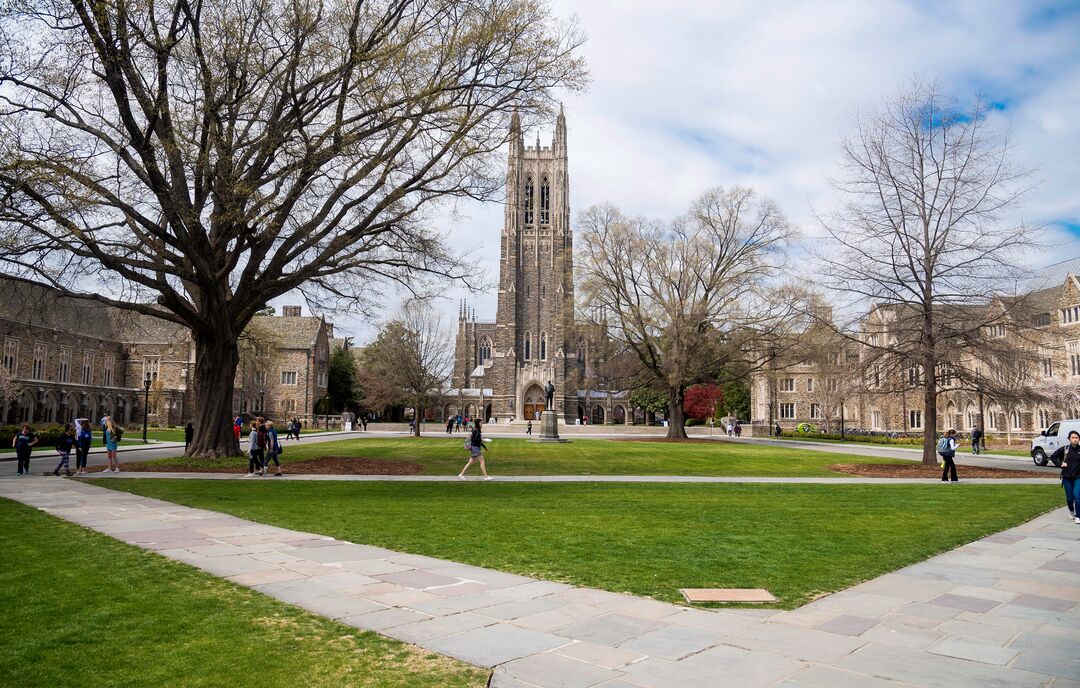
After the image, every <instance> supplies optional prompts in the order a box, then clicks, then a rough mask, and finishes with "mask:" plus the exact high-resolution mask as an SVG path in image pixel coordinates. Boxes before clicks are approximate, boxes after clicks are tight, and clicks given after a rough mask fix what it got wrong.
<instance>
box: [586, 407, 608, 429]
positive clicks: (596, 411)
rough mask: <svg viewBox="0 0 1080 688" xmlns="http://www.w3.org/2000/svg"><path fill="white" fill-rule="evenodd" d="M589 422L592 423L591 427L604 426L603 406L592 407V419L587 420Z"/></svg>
mask: <svg viewBox="0 0 1080 688" xmlns="http://www.w3.org/2000/svg"><path fill="white" fill-rule="evenodd" d="M589 422H590V423H592V424H593V425H603V424H604V407H603V406H601V405H600V404H597V405H596V406H593V409H592V419H591V420H589Z"/></svg>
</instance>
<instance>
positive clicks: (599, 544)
mask: <svg viewBox="0 0 1080 688" xmlns="http://www.w3.org/2000/svg"><path fill="white" fill-rule="evenodd" d="M94 482H97V484H99V485H102V486H105V487H110V488H114V489H121V490H126V491H128V492H134V493H137V494H142V495H148V496H153V497H158V498H161V499H166V500H169V501H172V502H177V503H180V504H186V505H189V506H194V507H201V508H205V509H212V510H215V511H223V512H226V513H230V514H235V515H237V516H241V517H244V518H248V519H251V520H254V521H257V522H259V523H266V524H273V525H276V526H283V527H286V528H292V529H296V530H302V531H308V532H316V533H322V534H325V535H331V536H334V537H336V538H340V539H344V540H349V541H352V542H357V543H364V544H371V545H378V546H382V547H388V548H391V549H395V550H401V551H406V552H413V553H418V554H426V555H431V556H436V557H442V558H446V559H451V560H455V561H463V562H467V563H470V564H475V565H477V566H485V567H489V568H495V569H500V570H503V571H511V572H514V573H520V574H525V575H530V576H536V577H539V578H544V579H548V580H555V581H565V582H568V583H574V584H578V585H586V586H592V587H598V588H604V589H607V590H613V591H617V592H629V593H634V594H638V595H649V596H652V597H656V598H658V599H662V600H667V601H672V602H674V601H678V600H680V597H679V593H678V588H683V587H706V588H709V587H721V588H727V587H735V588H742V587H750V588H758V587H762V588H767V589H769V590H771V591H772V592H773V593H774V594H775V595H776V596H777V597H778V598H779V601H780V602H779V605H780V606H782V607H786V608H790V607H794V606H798V605H800V604H802V603H805V602H807V601H808V600H810V599H812V598H813V597H815V596H816V595H818V594H820V593H825V592H832V591H835V590H839V589H842V588H845V587H848V586H850V585H853V584H855V583H857V582H859V581H862V580H865V579H868V578H873V577H875V576H878V575H880V574H883V573H886V572H888V571H892V570H895V569H897V568H899V567H901V566H904V565H907V564H910V563H912V562H916V561H920V560H922V559H925V558H927V557H929V556H931V555H934V554H937V553H939V552H942V551H944V550H948V549H950V548H952V547H956V546H957V545H960V544H963V543H966V542H970V541H972V540H975V539H977V538H979V537H983V536H985V535H988V534H990V533H994V532H997V531H1000V530H1003V529H1005V528H1008V527H1010V526H1014V525H1016V524H1018V523H1021V522H1023V521H1025V520H1028V519H1030V518H1032V517H1034V516H1036V515H1038V514H1040V513H1042V512H1044V511H1047V510H1048V509H1050V508H1052V507H1054V506H1056V505H1058V503H1059V502H1060V494H1059V493H1060V491H1061V488H1059V487H1055V486H1052V485H1031V486H1026V485H940V484H938V485H888V486H885V485H793V484H786V485H784V484H723V485H716V484H714V485H687V484H662V483H653V484H630V485H627V484H600V483H576V484H566V483H563V484H535V483H464V484H462V483H457V482H454V483H389V482H382V483H380V482H375V483H355V482H336V483H330V482H318V483H315V482H299V481H297V482H289V483H276V484H275V483H271V482H207V481H191V480H150V479H147V480H130V481H118V480H109V481H94Z"/></svg>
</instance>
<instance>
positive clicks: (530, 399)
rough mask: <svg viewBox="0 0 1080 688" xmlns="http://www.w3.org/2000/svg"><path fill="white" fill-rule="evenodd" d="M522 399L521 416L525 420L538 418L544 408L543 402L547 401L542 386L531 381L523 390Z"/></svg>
mask: <svg viewBox="0 0 1080 688" xmlns="http://www.w3.org/2000/svg"><path fill="white" fill-rule="evenodd" d="M522 401H523V403H524V406H523V412H522V417H523V418H524V419H525V420H540V414H541V413H543V412H544V410H545V409H546V407H545V402H546V401H547V397H546V395H545V394H544V390H543V388H542V387H540V385H538V384H535V383H533V385H532V386H530V387H529V388H528V389H526V390H525V396H524V397H522Z"/></svg>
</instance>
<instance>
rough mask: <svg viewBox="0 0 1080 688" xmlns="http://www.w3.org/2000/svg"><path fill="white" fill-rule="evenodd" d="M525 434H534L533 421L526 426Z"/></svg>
mask: <svg viewBox="0 0 1080 688" xmlns="http://www.w3.org/2000/svg"><path fill="white" fill-rule="evenodd" d="M525 434H526V435H531V434H532V421H531V420H530V421H529V424H528V425H526V426H525Z"/></svg>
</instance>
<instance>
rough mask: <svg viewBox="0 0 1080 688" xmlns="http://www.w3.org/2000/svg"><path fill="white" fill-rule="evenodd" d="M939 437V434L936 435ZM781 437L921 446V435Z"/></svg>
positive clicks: (785, 434)
mask: <svg viewBox="0 0 1080 688" xmlns="http://www.w3.org/2000/svg"><path fill="white" fill-rule="evenodd" d="M938 434H939V435H940V434H941V433H938ZM970 434H971V433H959V434H958V435H957V436H958V437H962V438H967V439H969V440H970ZM780 436H781V437H790V438H791V439H794V440H804V439H808V438H817V439H823V440H844V441H847V442H866V443H867V444H906V445H914V446H919V447H921V446H922V443H923V438H922V435H921V434H920V435H918V436H907V437H903V436H902V437H890V436H889V435H884V434H882V435H863V434H857V433H853V432H848V433H845V434H844V436H843V437H841V436H840V433H838V432H792V431H791V430H784V431H783V432H782V433H781V435H780ZM993 439H994V438H993V436H991V435H986V436H985V437H983V442H984V443H987V442H990V441H991V440H993Z"/></svg>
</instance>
